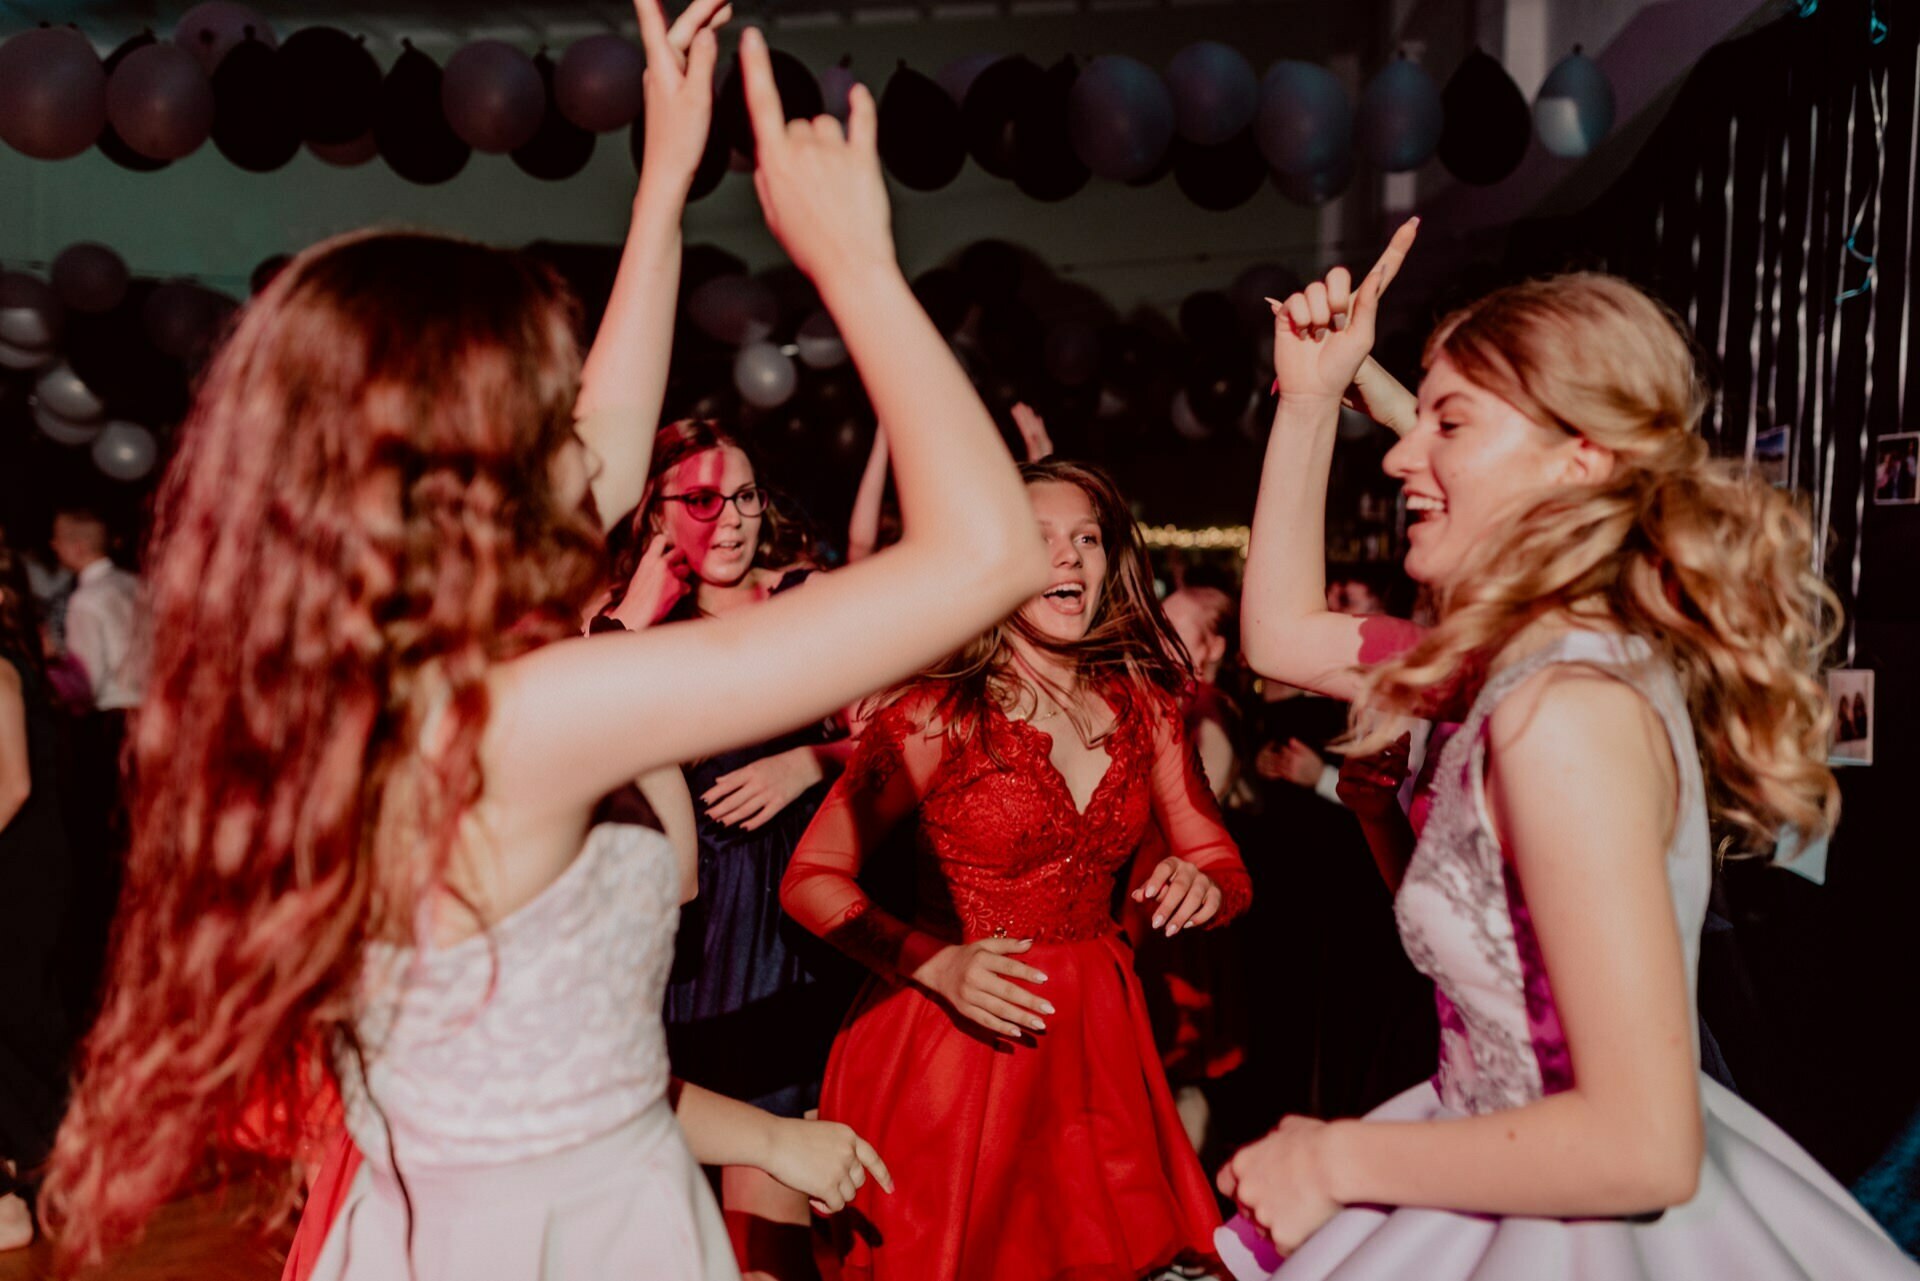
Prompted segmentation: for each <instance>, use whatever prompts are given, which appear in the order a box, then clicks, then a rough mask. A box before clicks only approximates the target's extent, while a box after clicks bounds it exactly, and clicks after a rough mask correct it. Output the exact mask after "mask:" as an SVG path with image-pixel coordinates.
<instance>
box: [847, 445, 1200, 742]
mask: <svg viewBox="0 0 1920 1281" xmlns="http://www.w3.org/2000/svg"><path fill="white" fill-rule="evenodd" d="M1020 478H1021V479H1022V480H1024V481H1025V482H1026V483H1027V484H1029V485H1040V484H1048V483H1052V484H1062V485H1072V486H1074V487H1075V488H1077V489H1079V490H1080V491H1081V492H1082V493H1084V494H1085V495H1086V496H1087V500H1088V501H1089V502H1090V503H1091V504H1092V505H1093V515H1094V520H1095V521H1096V522H1097V523H1098V524H1099V526H1100V541H1101V544H1102V545H1103V546H1104V547H1105V548H1106V552H1107V576H1106V581H1105V582H1103V583H1102V584H1101V586H1100V600H1099V603H1098V604H1097V605H1096V606H1095V608H1094V612H1093V617H1092V618H1091V619H1089V620H1088V623H1087V632H1086V635H1085V636H1084V637H1082V638H1081V639H1080V640H1077V641H1073V642H1063V641H1059V640H1055V639H1053V638H1052V637H1050V636H1047V635H1045V634H1044V633H1042V632H1040V631H1039V630H1037V629H1036V628H1035V627H1034V626H1033V625H1032V624H1031V623H1028V622H1027V621H1026V620H1025V619H1024V618H1022V617H1021V616H1020V614H1019V613H1018V612H1015V613H1013V614H1010V615H1008V616H1007V617H1006V618H1004V619H1002V620H1001V621H1000V622H998V623H996V624H994V625H993V626H992V627H990V628H988V629H987V630H986V631H984V632H982V633H981V634H980V635H979V636H976V637H975V638H974V639H972V640H971V641H968V642H967V643H966V644H965V645H964V646H962V647H961V648H960V649H959V650H957V651H955V652H954V653H953V654H950V655H948V656H947V657H946V658H945V659H943V660H941V661H940V662H938V663H935V664H934V665H933V666H931V667H929V668H927V669H925V670H924V671H922V672H921V673H920V674H919V675H917V676H915V677H913V678H911V679H910V680H908V681H906V682H904V683H902V684H901V685H899V686H896V687H895V688H893V689H892V690H889V691H888V692H886V693H884V694H882V695H880V696H879V698H878V699H877V700H876V705H879V706H884V705H886V704H888V703H892V702H895V701H897V700H898V699H899V698H900V697H902V696H903V695H905V694H906V693H908V692H910V691H912V690H915V689H927V688H931V689H932V690H933V691H934V693H935V695H936V701H935V706H936V707H937V709H938V716H939V719H940V721H941V723H942V724H943V726H944V727H945V732H946V733H947V734H949V735H951V736H953V738H954V739H955V741H957V742H965V741H966V740H967V739H968V738H969V737H971V736H972V735H974V734H979V735H981V736H982V741H983V743H986V744H987V746H988V750H989V752H991V751H992V747H991V743H990V741H989V740H990V733H989V730H988V725H987V718H986V712H987V710H988V708H989V707H990V706H992V707H999V708H1001V709H1003V710H1008V711H1012V710H1015V709H1021V708H1023V707H1024V708H1026V709H1027V710H1031V707H1032V703H1033V700H1034V699H1035V698H1036V697H1037V694H1036V691H1035V690H1034V689H1033V687H1032V685H1031V684H1030V683H1029V680H1028V679H1023V678H1022V676H1021V675H1020V674H1019V672H1018V670H1017V668H1016V665H1015V658H1014V648H1013V640H1014V638H1015V637H1016V636H1017V637H1019V638H1020V639H1021V640H1022V641H1024V642H1026V643H1027V644H1028V645H1031V646H1032V647H1033V648H1034V649H1036V650H1039V651H1040V652H1041V653H1043V654H1046V655H1047V656H1049V657H1051V658H1053V659H1055V660H1057V661H1059V662H1060V663H1061V665H1062V666H1063V667H1065V668H1066V669H1067V671H1069V672H1070V673H1072V677H1071V679H1072V681H1073V682H1074V683H1076V684H1096V683H1097V684H1100V685H1101V686H1102V687H1103V688H1106V689H1108V690H1109V691H1111V692H1112V693H1113V694H1114V696H1115V697H1116V698H1117V699H1118V700H1119V704H1120V705H1119V706H1118V707H1117V708H1116V715H1115V719H1114V724H1116V725H1117V724H1119V723H1120V721H1121V720H1122V719H1124V718H1125V717H1126V716H1128V715H1131V714H1132V713H1133V712H1135V711H1136V710H1138V709H1137V708H1136V707H1135V706H1134V704H1135V703H1136V702H1137V701H1138V700H1139V699H1140V698H1141V697H1142V696H1150V695H1151V694H1152V693H1153V692H1154V691H1158V692H1159V693H1161V694H1164V695H1166V696H1168V697H1170V698H1173V699H1178V698H1181V697H1183V696H1184V695H1185V694H1186V693H1187V692H1188V691H1189V690H1190V689H1191V688H1192V686H1193V681H1194V677H1193V660H1192V658H1191V657H1190V656H1189V655H1188V654H1187V650H1186V647H1185V646H1184V645H1182V644H1181V643H1180V637H1179V635H1178V633H1176V632H1175V631H1174V630H1173V624H1172V623H1170V622H1168V621H1167V615H1166V612H1165V611H1164V610H1163V609H1161V607H1160V598H1159V597H1158V596H1157V595H1156V594H1155V592H1154V590H1153V568H1152V565H1151V563H1150V562H1149V560H1148V557H1147V544H1146V540H1145V539H1144V538H1142V537H1141V534H1140V526H1139V525H1138V524H1136V523H1135V521H1134V519H1133V515H1132V513H1131V512H1129V511H1128V510H1127V503H1126V499H1125V498H1123V497H1122V496H1121V494H1120V487H1119V486H1118V485H1116V484H1115V483H1114V481H1113V478H1112V477H1111V476H1109V475H1108V474H1107V473H1106V472H1105V471H1103V470H1102V469H1100V468H1099V467H1096V466H1094V465H1092V464H1090V463H1081V462H1073V461H1070V460H1067V459H1060V458H1048V459H1045V460H1043V461H1041V462H1037V463H1024V464H1022V465H1021V467H1020ZM1050 692H1051V693H1053V694H1054V695H1056V696H1057V697H1059V698H1060V701H1061V702H1062V706H1063V707H1065V708H1066V709H1067V713H1068V716H1069V718H1070V719H1072V720H1073V722H1074V728H1075V729H1076V730H1078V731H1079V732H1080V734H1081V736H1082V737H1083V738H1085V739H1087V740H1088V741H1089V742H1097V741H1098V737H1097V736H1095V735H1093V734H1091V733H1089V727H1088V726H1087V725H1085V724H1083V723H1081V717H1080V716H1079V714H1078V713H1077V712H1076V711H1075V710H1074V704H1073V703H1072V702H1071V701H1067V700H1066V699H1065V698H1064V695H1065V693H1066V691H1062V690H1053V691H1050Z"/></svg>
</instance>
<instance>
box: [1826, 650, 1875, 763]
mask: <svg viewBox="0 0 1920 1281" xmlns="http://www.w3.org/2000/svg"><path fill="white" fill-rule="evenodd" d="M1827 697H1828V699H1829V700H1831V701H1832V703H1833V750H1832V751H1830V752H1829V753H1828V754H1827V762H1828V764H1831V765H1871V764H1873V720H1874V710H1873V673H1872V672H1869V671H1862V670H1858V669H1853V668H1841V669H1839V670H1836V671H1831V672H1828V673H1827Z"/></svg>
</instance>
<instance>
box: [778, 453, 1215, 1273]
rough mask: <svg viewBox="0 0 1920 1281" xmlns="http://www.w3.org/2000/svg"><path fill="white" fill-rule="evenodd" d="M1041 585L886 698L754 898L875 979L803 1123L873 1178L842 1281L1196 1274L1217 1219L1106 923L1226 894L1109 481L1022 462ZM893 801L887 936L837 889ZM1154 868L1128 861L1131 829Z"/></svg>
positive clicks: (1173, 653) (1181, 677)
mask: <svg viewBox="0 0 1920 1281" xmlns="http://www.w3.org/2000/svg"><path fill="white" fill-rule="evenodd" d="M1022 470H1023V473H1024V475H1025V477H1026V480H1027V486H1028V489H1027V493H1028V496H1029V497H1030V498H1031V499H1032V501H1033V505H1034V512H1035V515H1036V516H1037V518H1038V520H1039V524H1040V529H1041V532H1042V534H1043V535H1044V537H1045V540H1046V545H1047V549H1048V554H1049V558H1050V562H1051V564H1052V566H1053V574H1052V578H1051V580H1050V585H1049V587H1048V588H1047V590H1046V591H1045V592H1043V593H1042V594H1041V595H1039V596H1036V597H1034V598H1033V599H1031V600H1029V601H1028V602H1027V603H1026V604H1025V605H1024V606H1022V607H1021V609H1020V610H1019V611H1018V612H1017V613H1016V614H1014V615H1013V616H1012V617H1011V618H1009V619H1007V620H1006V621H1005V622H1004V623H1002V624H1000V625H999V626H997V627H995V628H993V629H992V630H990V631H988V632H987V633H986V634H985V635H983V636H981V637H980V638H979V639H977V640H976V641H974V642H973V643H972V644H971V645H969V646H968V647H967V648H966V649H964V650H962V651H961V652H960V653H959V654H957V655H955V656H954V657H953V658H952V659H950V660H948V661H947V662H946V663H945V664H943V665H941V666H940V667H938V668H936V669H934V670H932V671H930V672H928V673H926V674H924V675H923V676H922V677H920V678H918V679H916V680H914V681H912V682H909V683H908V684H907V685H906V686H905V687H904V688H902V689H900V690H898V691H896V692H895V694H894V695H893V697H892V698H891V699H890V700H887V705H886V706H885V707H884V708H883V710H881V711H880V712H879V713H878V714H877V715H876V716H875V717H874V719H873V721H872V723H871V724H870V725H869V726H868V728H867V730H866V732H865V734H864V735H863V736H862V738H861V741H860V746H859V748H858V750H857V752H856V753H855V755H854V758H853V761H852V762H851V763H850V764H849V765H848V767H847V770H846V772H845V773H844V774H843V775H842V776H841V778H840V781H839V782H838V783H837V784H835V786H834V789H833V791H832V792H831V793H830V794H829V795H828V797H827V800H826V802H825V804H823V805H822V806H821V808H820V812H819V814H818V815H817V816H816V817H815V819H814V822H813V825H812V826H811V827H810V828H809V829H808V831H807V834H806V836H805V837H804V838H803V839H802V841H801V843H800V847H799V849H798V850H797V851H796V852H795V854H794V858H793V863H792V865H791V866H790V868H789V870H788V872H787V876H786V880H785V883H784V885H783V887H782V891H781V902H782V904H783V905H784V906H785V908H786V910H787V913H788V914H789V915H790V916H792V917H793V918H794V919H795V920H796V921H798V922H800V923H801V924H802V925H804V926H806V927H807V928H808V929H811V930H813V931H814V932H815V933H817V934H820V935H821V936H823V937H824V938H826V939H828V940H829V941H830V942H832V943H834V944H835V945H837V946H839V947H840V948H842V949H843V950H845V951H846V952H848V953H849V954H850V955H852V956H854V957H856V958H857V959H859V960H860V961H862V962H864V963H865V964H866V965H868V966H869V967H871V968H872V969H873V970H874V972H875V977H874V978H873V979H872V980H870V981H869V983H868V985H867V988H866V990H865V991H864V992H863V993H862V994H861V997H860V999H859V1000H858V1001H857V1002H856V1003H855V1005H854V1008H853V1011H852V1012H851V1013H850V1014H849V1015H848V1017H847V1021H846V1023H845V1024H844V1026H843V1027H842V1029H841V1032H840V1035H839V1037H838V1039H837V1040H836V1041H835V1042H834V1047H833V1053H832V1057H831V1058H830V1059H829V1061H828V1064H827V1075H826V1082H825V1085H824V1088H823V1092H822V1097H821V1101H820V1115H821V1116H822V1117H823V1118H827V1119H832V1120H836V1121H842V1122H845V1123H847V1124H849V1125H853V1126H855V1127H856V1128H858V1129H860V1130H861V1132H862V1133H864V1134H866V1135H868V1136H869V1137H870V1139H871V1140H872V1142H873V1143H874V1145H875V1147H876V1148H877V1149H879V1150H880V1151H881V1152H882V1153H883V1154H884V1156H885V1159H886V1160H887V1161H888V1162H889V1164H890V1166H891V1168H892V1169H893V1171H894V1172H895V1175H896V1178H895V1184H896V1187H895V1190H894V1191H893V1192H892V1193H891V1194H888V1193H882V1192H878V1191H877V1190H876V1189H874V1188H873V1187H872V1186H871V1185H869V1186H868V1187H867V1188H865V1189H863V1190H862V1191H861V1192H860V1193H859V1194H858V1195H857V1196H856V1197H855V1198H854V1202H853V1206H852V1209H851V1210H850V1212H849V1213H848V1214H847V1215H845V1216H842V1217H841V1220H840V1221H839V1222H837V1223H836V1224H835V1225H834V1227H833V1232H834V1237H833V1247H834V1248H833V1250H832V1255H833V1256H834V1257H833V1258H829V1259H825V1260H823V1263H824V1264H825V1265H826V1268H827V1271H828V1273H829V1275H838V1276H840V1277H843V1278H848V1279H849V1281H855V1279H857V1281H891V1279H893V1278H900V1279H902V1281H1022V1279H1024V1278H1033V1279H1035V1281H1038V1279H1040V1278H1045V1279H1047V1281H1065V1279H1066V1278H1072V1279H1073V1281H1135V1278H1138V1277H1141V1276H1143V1275H1150V1274H1152V1273H1153V1272H1155V1271H1157V1270H1159V1269H1162V1268H1165V1267H1167V1266H1169V1265H1171V1264H1174V1263H1176V1262H1202V1263H1208V1262H1211V1248H1212V1247H1211V1234H1212V1231H1213V1228H1214V1226H1215V1225H1216V1224H1217V1223H1218V1221H1219V1216H1218V1213H1217V1211H1216V1206H1215V1201H1214V1198H1213V1193H1212V1191H1211V1189H1210V1188H1209V1187H1208V1186H1207V1182H1206V1178H1205V1176H1204V1175H1203V1174H1202V1172H1201V1169H1200V1164H1199V1161H1198V1159H1197V1158H1196V1157H1195V1155H1194V1152H1193V1148H1192V1146H1191V1145H1190V1144H1189V1143H1188V1142H1187V1138H1186V1135H1185V1134H1184V1133H1183V1131H1182V1129H1181V1125H1180V1118H1179V1114H1178V1113H1177V1112H1176V1111H1175V1109H1174V1104H1173V1098H1172V1095H1171V1094H1170V1093H1169V1092H1168V1089H1167V1083H1166V1078H1165V1076H1164V1075H1163V1073H1162V1071H1161V1068H1160V1061H1159V1056H1158V1055H1157V1054H1156V1052H1155V1050H1154V1045H1153V1033H1152V1030H1151V1028H1150V1026H1149V1024H1148V1019H1147V1012H1146V1006H1145V1002H1144V1000H1143V998H1142V996H1141V992H1140V985H1139V983H1138V982H1137V981H1136V980H1135V978H1134V976H1133V958H1132V956H1131V955H1130V952H1129V948H1128V945H1127V942H1126V940H1125V939H1124V938H1123V937H1122V931H1121V925H1120V922H1119V921H1118V920H1117V919H1116V910H1115V905H1116V903H1117V902H1121V901H1124V902H1125V905H1126V912H1127V915H1128V916H1129V917H1130V918H1133V919H1132V920H1130V924H1132V925H1134V926H1136V927H1137V928H1139V929H1142V930H1143V929H1145V928H1148V927H1149V922H1150V927H1151V928H1154V929H1160V930H1163V931H1165V933H1166V934H1167V935H1168V936H1172V935H1174V934H1177V933H1179V932H1180V931H1181V930H1183V929H1191V928H1194V927H1197V926H1202V925H1209V924H1219V923H1221V922H1224V921H1226V920H1228V919H1229V918H1231V917H1232V916H1234V915H1235V914H1237V913H1239V912H1240V911H1242V910H1243V909H1244V908H1245V907H1246V905H1247V902H1248V900H1249V897H1250V889H1249V884H1248V880H1247V874H1246V869H1245V868H1244V867H1242V866H1241V863H1240V856H1239V852H1238V850H1237V849H1235V847H1234V844H1233V841H1232V839H1231V838H1230V837H1229V836H1228V835H1227V831H1226V828H1225V827H1224V826H1223V825H1222V824H1221V821H1220V812H1219V809H1218V808H1217V807H1216V805H1215V804H1214V800H1213V794H1212V792H1211V791H1210V790H1209V788H1208V786H1207V782H1206V779H1205V777H1204V776H1203V775H1202V773H1201V772H1200V770H1199V768H1198V766H1197V764H1196V763H1195V761H1194V758H1193V754H1192V752H1191V750H1190V747H1189V745H1188V741H1187V736H1186V731H1185V729H1184V727H1183V725H1182V717H1181V710H1180V704H1179V700H1178V695H1179V693H1180V692H1182V691H1183V690H1184V689H1185V688H1186V687H1187V686H1188V685H1190V684H1191V682H1192V668H1191V665H1190V664H1189V663H1188V661H1187V659H1186V656H1185V653H1184V651H1183V649H1182V648H1181V646H1180V643H1179V641H1178V639H1177V638H1176V637H1175V636H1174V634H1173V631H1172V629H1171V628H1170V627H1169V625H1168V623H1167V621H1166V617H1165V615H1164V614H1163V613H1162V612H1161V610H1160V606H1159V604H1158V602H1157V601H1156V600H1155V599H1154V596H1153V591H1152V587H1151V582H1152V580H1151V578H1150V576H1149V574H1148V571H1147V562H1146V552H1145V548H1144V546H1143V544H1142V543H1141V540H1140V535H1139V533H1138V531H1137V530H1136V529H1135V527H1134V525H1133V522H1132V520H1131V518H1130V517H1129V516H1128V514H1127V509H1126V506H1125V504H1124V503H1123V502H1122V500H1121V498H1120V495H1119V493H1118V491H1117V490H1116V489H1115V488H1114V486H1113V483H1112V482H1111V481H1110V480H1108V479H1107V478H1106V477H1105V476H1104V475H1103V474H1102V473H1100V472H1098V471H1096V470H1094V469H1092V468H1089V467H1085V466H1082V465H1079V464H1074V463H1065V462H1059V461H1050V462H1046V463H1040V464H1029V465H1028V466H1027V467H1025V468H1023V469H1022ZM909 815H915V816H917V818H918V820H919V832H918V850H919V859H918V869H917V890H918V909H917V912H916V915H915V919H914V921H913V922H912V923H911V924H909V923H908V922H906V921H903V920H900V919H898V918H896V917H894V916H891V915H889V914H888V913H887V912H885V911H883V910H881V909H880V908H878V907H877V906H876V905H875V904H874V902H873V901H872V900H871V899H870V898H869V897H868V896H867V895H866V893H865V892H864V891H863V890H862V889H861V887H860V885H859V883H858V882H857V880H856V877H857V876H858V874H859V872H860V867H861V863H862V861H863V860H864V859H865V857H866V856H867V855H868V854H870V853H871V852H872V851H873V850H875V849H876V848H878V847H879V845H880V842H881V841H882V839H883V838H884V837H885V836H886V834H887V831H888V829H890V828H892V827H893V826H894V825H895V824H896V823H898V822H899V821H900V820H902V819H904V818H906V817H908V816H909ZM1155 825H1157V826H1158V828H1159V831H1160V833H1161V835H1162V836H1163V838H1164V849H1165V850H1166V851H1167V853H1166V856H1165V857H1164V858H1161V859H1160V860H1159V861H1158V862H1157V863H1149V864H1146V865H1145V866H1140V867H1138V868H1137V869H1136V873H1135V875H1134V876H1133V877H1132V878H1131V879H1130V880H1129V881H1128V884H1131V885H1133V886H1135V887H1136V888H1134V889H1133V891H1132V893H1131V894H1129V895H1124V896H1123V895H1122V894H1121V892H1120V891H1121V890H1122V888H1123V885H1122V878H1123V877H1125V876H1127V875H1128V872H1129V868H1130V867H1132V866H1134V865H1135V864H1136V863H1139V862H1143V860H1140V859H1138V858H1137V857H1136V851H1139V850H1141V849H1142V848H1143V844H1144V845H1145V846H1146V847H1147V848H1156V849H1157V848H1158V847H1159V842H1145V841H1144V840H1143V838H1145V837H1146V836H1147V834H1148V829H1149V827H1150V826H1155Z"/></svg>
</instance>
